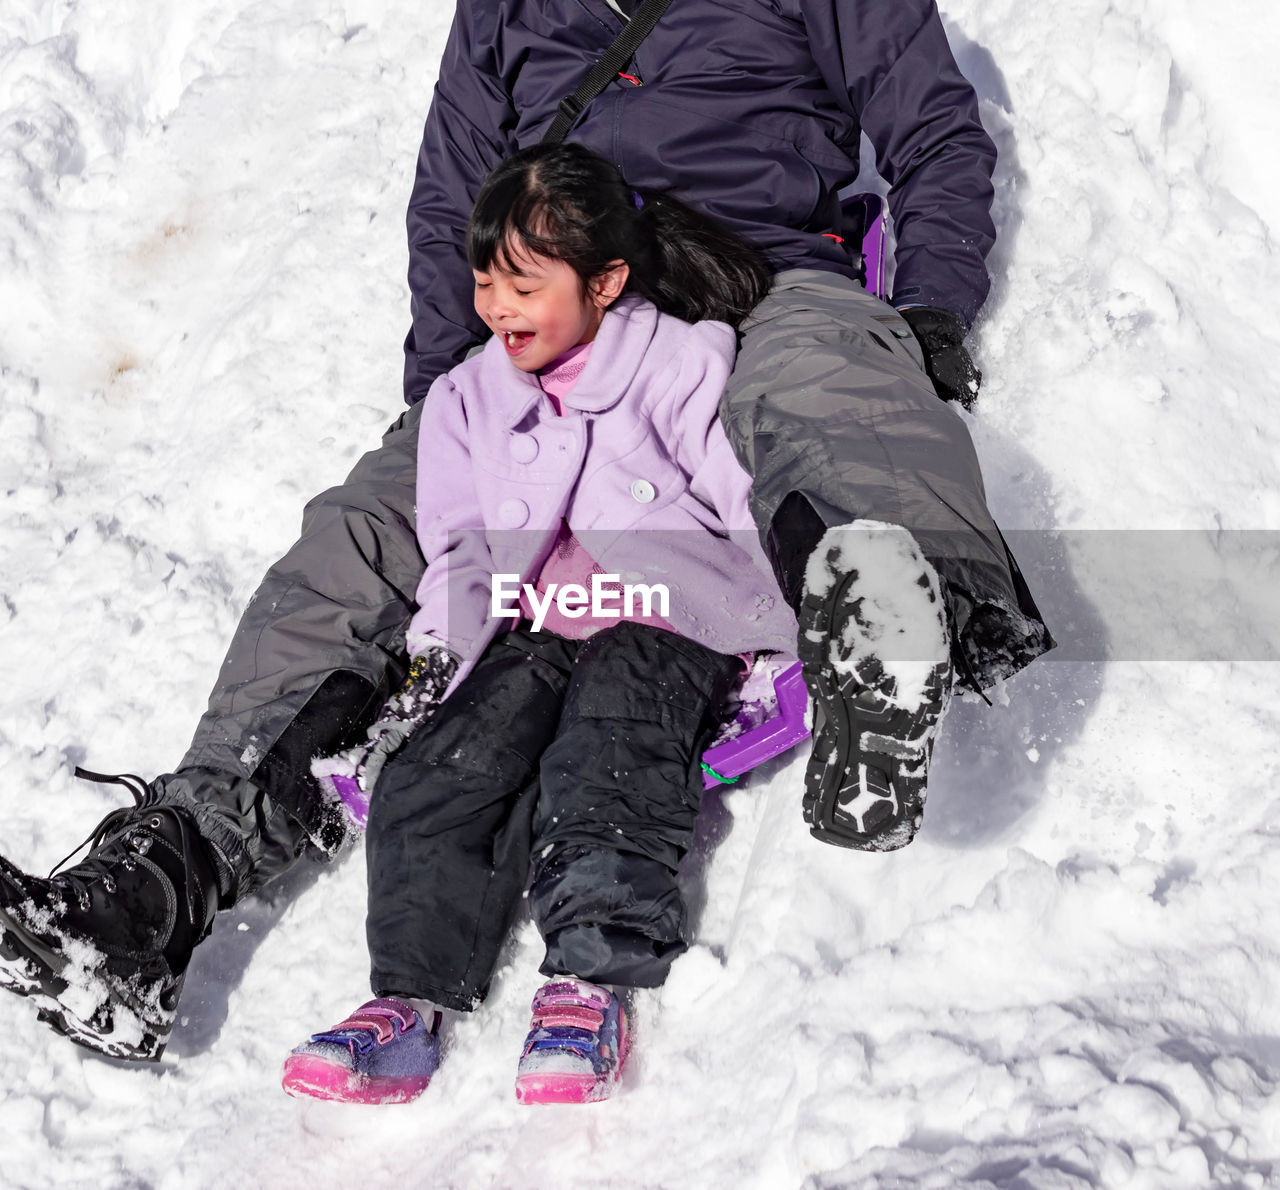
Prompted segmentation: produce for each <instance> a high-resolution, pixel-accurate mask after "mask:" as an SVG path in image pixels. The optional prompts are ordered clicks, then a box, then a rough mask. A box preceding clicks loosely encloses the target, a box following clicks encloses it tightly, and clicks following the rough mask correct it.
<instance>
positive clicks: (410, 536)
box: [157, 270, 1052, 905]
mask: <svg viewBox="0 0 1280 1190" xmlns="http://www.w3.org/2000/svg"><path fill="white" fill-rule="evenodd" d="M419 408H420V407H415V408H414V409H411V410H410V411H409V412H408V413H407V414H406V415H405V416H404V417H403V418H402V419H401V420H400V422H399V423H397V425H396V426H395V427H393V429H392V430H391V431H390V432H389V433H388V434H387V435H386V437H385V438H384V440H383V443H382V445H381V446H380V447H379V448H378V449H377V450H374V451H371V452H370V453H369V454H367V455H365V456H364V458H362V459H361V460H360V462H359V463H358V464H357V465H356V468H355V470H354V471H353V472H352V473H351V475H350V477H349V478H348V480H347V481H346V483H344V484H343V485H341V486H339V487H336V488H333V489H331V490H330V491H327V492H325V493H323V494H322V495H320V496H318V497H316V499H314V500H313V501H311V503H310V504H308V506H307V510H306V514H305V516H304V518H303V527H302V536H301V537H300V539H299V541H298V543H297V544H296V545H295V546H294V547H293V548H292V549H291V550H290V551H289V553H288V554H286V555H285V557H284V558H282V559H281V560H280V561H279V562H278V563H277V564H276V565H275V566H273V567H272V568H271V570H270V571H269V572H268V574H267V576H266V578H265V579H264V580H263V583H262V585H261V587H260V588H259V589H258V591H257V593H256V594H255V595H254V597H253V599H252V600H251V601H250V603H249V606H248V608H247V609H246V610H245V613H244V617H243V619H242V620H241V623H240V626H239V628H238V629H237V631H236V634H235V636H234V638H233V639H232V642H231V646H230V649H229V650H228V652H227V658H226V661H225V663H224V665H223V668H222V673H221V675H220V677H219V680H218V684H217V686H216V687H215V689H214V691H213V694H212V696H211V698H210V702H209V709H208V711H207V712H206V714H205V716H204V718H203V719H202V720H201V722H200V724H199V727H198V729H197V731H196V734H195V739H194V740H193V741H192V744H191V747H190V749H189V750H188V752H187V754H186V756H185V757H184V758H183V760H182V762H181V764H180V766H179V768H178V769H177V771H176V772H174V773H171V774H168V775H166V776H163V777H161V778H159V779H158V781H157V786H158V788H159V791H160V795H161V797H162V798H164V799H165V800H167V801H169V802H172V803H175V804H179V805H182V806H185V807H186V808H187V809H188V810H189V811H190V812H191V813H192V814H193V815H194V816H195V818H196V820H197V823H198V825H199V828H200V830H201V833H202V835H203V836H204V837H205V838H206V839H207V840H209V842H211V843H212V844H213V845H214V847H215V848H216V850H217V853H218V857H219V860H220V873H221V879H222V890H221V891H222V899H223V904H224V905H225V904H230V903H232V902H234V901H236V900H239V899H240V898H241V897H243V896H245V895H247V894H248V893H251V892H253V891H254V890H255V889H257V888H259V887H261V886H262V885H263V884H265V883H266V882H267V881H268V880H270V879H273V878H274V877H275V876H277V875H279V874H280V873H281V872H283V871H285V870H286V869H287V868H289V867H290V865H292V864H293V862H294V861H295V860H296V859H297V858H298V857H299V856H300V855H301V854H302V852H303V850H304V849H305V847H306V846H307V844H308V841H311V842H314V843H317V844H319V845H320V846H321V847H326V846H327V845H328V844H329V843H330V841H331V840H332V839H333V838H334V837H335V835H334V833H331V832H330V829H329V825H330V824H329V823H328V822H327V820H326V818H325V813H324V806H323V803H322V801H321V799H320V797H319V793H318V789H317V787H316V785H315V783H314V781H313V780H312V779H311V776H310V760H311V757H313V756H315V755H317V754H319V753H326V752H327V753H331V752H334V751H337V750H338V749H340V748H342V747H344V746H345V745H346V743H347V742H348V741H349V740H352V739H356V738H359V737H360V736H361V735H362V733H363V729H364V727H365V726H366V725H367V723H369V722H370V721H371V720H372V716H373V714H374V712H375V710H376V709H377V707H378V706H380V704H381V702H382V700H383V699H384V698H385V697H386V695H387V694H388V693H389V692H390V691H391V690H392V689H393V688H394V687H395V686H396V685H397V684H398V682H399V681H400V680H401V677H402V675H403V673H404V667H405V659H404V634H405V629H406V627H407V625H408V622H409V618H410V616H411V614H412V612H413V599H414V593H415V592H416V590H417V584H418V581H419V579H420V578H421V576H422V566H423V561H422V556H421V553H420V552H419V550H418V544H417V537H416V534H415V531H414V500H415V482H416V475H417V464H416V451H417V422H418V411H419ZM721 416H722V419H723V421H724V423H725V428H726V430H727V431H728V433H729V438H730V441H731V442H732V443H733V446H734V449H735V451H736V452H737V454H738V457H739V459H740V460H741V462H742V464H743V466H744V467H746V469H747V470H748V471H749V472H751V474H752V475H753V476H754V477H755V486H754V487H753V489H752V511H753V513H754V514H755V518H756V523H757V525H758V526H759V528H760V531H761V535H762V538H763V540H764V542H765V547H766V551H767V552H768V554H769V556H770V557H771V558H772V559H773V560H774V564H775V569H776V571H777V572H778V578H779V581H780V582H781V583H782V586H783V589H784V590H790V592H791V593H792V594H794V588H795V576H796V574H797V573H799V572H800V571H801V570H802V568H803V561H804V558H805V557H806V552H807V551H808V550H810V549H812V548H813V546H814V544H815V543H816V541H817V538H818V537H819V536H820V535H821V532H822V530H823V529H824V528H825V527H829V526H832V525H838V524H841V523H844V522H845V521H849V520H853V519H855V518H868V519H872V520H880V521H887V522H889V523H892V524H900V525H905V526H906V527H907V528H908V529H910V530H911V531H912V533H913V534H915V535H916V537H917V539H918V540H919V541H920V542H921V547H922V550H923V552H924V555H925V557H926V558H928V559H929V560H930V562H932V563H933V565H934V566H935V568H936V569H937V571H938V573H939V576H940V578H941V580H942V584H943V592H944V597H945V599H946V602H947V610H948V613H949V617H950V621H951V629H952V642H953V648H954V650H955V652H956V661H957V671H958V672H960V673H965V674H970V675H972V676H973V680H974V681H975V682H976V684H982V685H985V684H989V683H990V681H991V680H993V679H994V678H997V677H1005V676H1008V675H1010V674H1012V673H1014V672H1016V671H1017V670H1018V669H1019V668H1021V667H1022V666H1024V665H1026V664H1027V663H1028V662H1030V661H1031V660H1032V659H1033V658H1034V657H1036V656H1038V655H1039V654H1040V653H1042V652H1044V651H1045V650H1046V649H1048V648H1049V647H1050V646H1051V644H1052V641H1051V639H1050V637H1049V633H1048V631H1047V630H1046V628H1045V626H1044V624H1043V623H1042V621H1041V619H1040V615H1039V612H1038V611H1037V610H1036V607H1035V604H1034V602H1033V601H1032V599H1031V596H1030V594H1029V592H1028V591H1027V588H1026V584H1025V583H1024V582H1023V580H1022V576H1021V574H1020V573H1019V572H1018V568H1017V565H1016V563H1015V562H1014V560H1013V558H1012V556H1011V555H1010V553H1009V551H1008V550H1007V549H1006V548H1005V545H1004V541H1003V539H1002V538H1001V536H1000V532H999V530H998V529H997V528H996V526H995V523H994V521H993V520H992V518H991V514H990V512H989V511H988V510H987V506H986V497H985V494H984V489H983V483H982V474H981V471H980V469H979V466H978V460H977V456H976V454H975V452H974V449H973V444H972V442H971V440H970V438H969V433H968V430H967V428H966V426H965V424H964V421H963V419H962V418H961V417H960V416H959V415H958V414H957V413H956V412H955V410H954V409H952V408H951V407H950V406H949V405H946V404H944V403H943V402H942V401H940V400H939V399H938V398H937V396H936V395H935V393H934V391H933V387H932V385H931V384H930V383H929V380H928V377H926V376H925V374H924V371H923V368H922V357H921V354H920V349H919V347H918V345H917V344H916V342H915V340H914V339H913V338H912V336H911V332H910V329H909V328H908V327H907V324H906V323H905V322H904V321H903V319H902V318H901V317H900V316H899V314H898V313H897V311H895V310H894V309H892V308H891V307H890V306H887V305H885V304H884V303H883V302H881V301H879V300H878V299H876V298H874V297H871V296H870V295H868V294H866V293H864V292H863V291H862V290H861V289H860V288H859V287H858V286H857V285H856V284H855V283H854V282H853V281H851V280H849V279H847V278H844V277H840V276H837V275H836V274H833V273H819V272H815V271H813V270H791V271H789V272H785V273H782V274H780V275H779V276H778V277H777V278H776V280H775V284H774V287H773V290H772V292H771V293H770V294H769V296H768V297H766V298H765V300H764V302H763V303H761V305H760V306H759V307H758V308H757V310H756V311H755V312H754V313H753V314H752V316H751V317H750V318H749V319H748V321H747V322H746V323H745V324H744V326H743V328H742V345H741V351H740V353H739V356H738V362H737V365H736V366H735V368H734V372H733V375H732V377H731V378H730V382H729V386H728V388H727V390H726V393H725V398H724V402H723V403H722V405H721ZM797 812H798V811H797Z"/></svg>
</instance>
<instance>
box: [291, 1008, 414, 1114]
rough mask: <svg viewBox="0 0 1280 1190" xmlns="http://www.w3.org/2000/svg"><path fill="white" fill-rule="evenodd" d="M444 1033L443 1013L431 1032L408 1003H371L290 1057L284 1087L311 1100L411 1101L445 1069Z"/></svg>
mask: <svg viewBox="0 0 1280 1190" xmlns="http://www.w3.org/2000/svg"><path fill="white" fill-rule="evenodd" d="M439 1029H440V1014H439V1013H438V1012H437V1013H436V1014H435V1018H434V1020H433V1021H432V1022H431V1027H430V1028H428V1027H427V1024H426V1022H425V1021H424V1020H423V1019H422V1017H420V1016H419V1015H418V1014H417V1013H416V1012H415V1011H414V1010H413V1009H412V1008H411V1007H410V1006H409V1005H408V1004H406V1003H405V1002H404V1001H403V1000H396V999H393V998H392V997H389V996H383V997H381V998H380V999H377V1000H370V1001H369V1002H368V1003H367V1004H362V1005H361V1006H360V1007H359V1008H357V1009H356V1010H355V1012H353V1013H352V1014H351V1015H350V1016H349V1017H347V1019H346V1020H345V1021H343V1022H342V1023H341V1024H340V1025H335V1026H334V1027H333V1028H332V1029H327V1030H326V1031H325V1032H323V1033H313V1034H312V1035H311V1039H310V1040H309V1041H305V1042H303V1044H302V1045H300V1046H298V1048H297V1049H295V1050H294V1051H293V1052H292V1053H291V1054H290V1055H289V1056H288V1057H287V1058H286V1059H285V1062H284V1076H283V1077H282V1079H281V1085H282V1086H283V1087H284V1089H285V1090H286V1091H288V1092H289V1094H290V1095H296V1096H299V1097H307V1098H311V1099H334V1100H337V1101H339V1102H341V1103H408V1102H409V1101H410V1100H413V1099H416V1098H417V1097H418V1096H419V1095H421V1094H422V1092H423V1091H424V1090H426V1087H427V1084H428V1083H429V1082H430V1081H431V1076H432V1075H433V1074H435V1072H436V1067H437V1066H439V1065H440V1036H439Z"/></svg>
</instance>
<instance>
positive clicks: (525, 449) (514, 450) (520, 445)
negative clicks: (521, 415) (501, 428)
mask: <svg viewBox="0 0 1280 1190" xmlns="http://www.w3.org/2000/svg"><path fill="white" fill-rule="evenodd" d="M510 450H511V457H512V458H513V459H515V461H516V462H517V463H532V462H533V460H534V459H536V458H537V457H538V440H537V439H536V438H535V437H534V436H533V435H532V434H512V435H511V445H510Z"/></svg>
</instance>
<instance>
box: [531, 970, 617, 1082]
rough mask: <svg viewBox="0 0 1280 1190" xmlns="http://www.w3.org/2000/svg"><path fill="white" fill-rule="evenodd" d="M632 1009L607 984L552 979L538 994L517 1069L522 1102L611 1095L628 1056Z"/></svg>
mask: <svg viewBox="0 0 1280 1190" xmlns="http://www.w3.org/2000/svg"><path fill="white" fill-rule="evenodd" d="M628 1040H629V1038H628V1024H627V1014H626V1011H625V1010H624V1009H623V1007H622V1003H621V1001H620V1000H619V999H618V997H617V996H615V995H614V994H613V993H612V992H611V991H609V990H608V989H607V988H602V987H599V986H597V985H596V984H594V983H587V982H586V981H585V980H581V979H570V978H567V977H566V978H561V979H553V980H551V981H550V982H549V983H545V984H543V986H542V987H541V988H539V990H538V994H537V995H536V996H534V998H533V1020H532V1021H531V1022H530V1025H529V1036H528V1037H527V1038H526V1039H525V1043H524V1052H523V1053H522V1054H521V1055H520V1066H519V1069H518V1070H517V1071H516V1098H517V1099H518V1100H519V1101H520V1102H521V1103H595V1102H597V1101H599V1100H601V1099H608V1098H609V1096H610V1094H611V1093H612V1092H613V1088H614V1087H615V1086H617V1084H618V1080H619V1078H620V1077H621V1075H622V1064H623V1063H624V1062H625V1061H626V1060H627V1048H628Z"/></svg>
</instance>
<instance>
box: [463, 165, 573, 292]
mask: <svg viewBox="0 0 1280 1190" xmlns="http://www.w3.org/2000/svg"><path fill="white" fill-rule="evenodd" d="M550 230H551V229H549V228H548V227H547V212H546V210H545V208H544V207H543V204H542V202H541V201H540V198H539V197H538V196H536V195H535V194H534V193H532V192H531V190H530V188H529V186H528V184H527V179H526V178H525V177H523V176H519V175H517V176H515V177H511V178H503V179H501V180H500V181H499V182H498V183H497V184H496V185H493V186H491V187H488V188H486V189H485V191H484V192H482V193H481V195H480V197H479V198H478V199H477V200H476V206H475V210H474V211H472V213H471V221H470V223H469V224H468V225H467V262H468V263H469V264H470V265H471V267H472V268H473V269H475V270H477V271H478V272H486V271H488V270H489V269H491V268H493V267H494V266H495V265H496V266H497V267H498V268H500V269H501V270H502V271H503V272H507V273H514V274H515V275H517V276H519V275H520V274H521V269H520V267H519V264H518V261H517V258H518V257H519V256H543V257H547V258H549V259H552V260H556V259H559V258H560V253H559V252H558V251H557V242H556V239H555V236H554V234H549V232H550Z"/></svg>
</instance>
